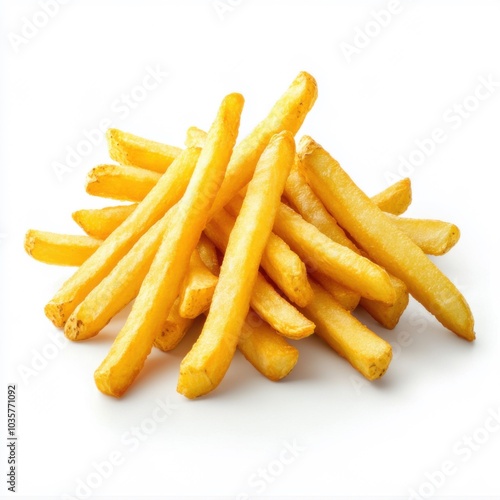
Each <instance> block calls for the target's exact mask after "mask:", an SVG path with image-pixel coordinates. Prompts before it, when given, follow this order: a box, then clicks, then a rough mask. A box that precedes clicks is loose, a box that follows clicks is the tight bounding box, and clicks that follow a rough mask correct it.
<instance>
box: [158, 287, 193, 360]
mask: <svg viewBox="0 0 500 500" xmlns="http://www.w3.org/2000/svg"><path fill="white" fill-rule="evenodd" d="M180 305H181V302H180V300H179V297H177V299H175V302H174V304H173V306H172V307H171V308H170V311H169V313H168V316H167V319H166V320H165V321H164V322H163V324H162V327H161V329H160V332H159V333H158V334H157V335H156V337H155V339H154V346H155V347H157V348H158V349H160V350H162V351H165V352H168V351H171V350H172V349H175V348H176V347H177V345H178V344H179V342H180V341H181V340H182V339H183V338H184V336H185V335H186V333H187V332H188V330H189V329H190V328H191V326H192V325H193V322H194V319H191V318H183V317H182V316H181V315H180V312H179V307H180Z"/></svg>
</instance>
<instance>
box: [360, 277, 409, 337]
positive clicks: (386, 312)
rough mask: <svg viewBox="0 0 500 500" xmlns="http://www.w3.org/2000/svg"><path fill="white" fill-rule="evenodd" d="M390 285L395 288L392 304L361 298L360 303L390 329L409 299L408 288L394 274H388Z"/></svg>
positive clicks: (395, 323) (396, 321) (396, 322)
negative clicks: (394, 297) (394, 298)
mask: <svg viewBox="0 0 500 500" xmlns="http://www.w3.org/2000/svg"><path fill="white" fill-rule="evenodd" d="M389 276H390V278H391V282H392V285H393V286H394V289H395V290H396V301H395V302H394V304H384V303H382V302H376V301H375V300H366V299H364V298H361V300H360V305H361V306H362V307H363V308H364V309H366V311H367V312H368V313H369V314H370V316H372V317H373V318H374V319H375V320H377V321H378V322H379V323H380V324H381V325H382V326H383V327H385V328H388V329H389V330H392V329H393V328H394V327H395V326H396V325H397V324H398V321H399V318H401V315H402V314H403V312H404V310H405V309H406V306H407V305H408V301H409V294H408V288H407V287H406V285H405V284H404V283H403V282H402V281H401V280H400V279H398V278H396V277H395V276H391V275H389Z"/></svg>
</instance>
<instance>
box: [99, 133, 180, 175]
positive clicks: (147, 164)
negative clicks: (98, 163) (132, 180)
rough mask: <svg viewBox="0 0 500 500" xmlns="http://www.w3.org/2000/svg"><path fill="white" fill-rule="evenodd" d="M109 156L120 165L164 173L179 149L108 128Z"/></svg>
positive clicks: (178, 152)
mask: <svg viewBox="0 0 500 500" xmlns="http://www.w3.org/2000/svg"><path fill="white" fill-rule="evenodd" d="M106 138H107V140H108V148H109V156H111V158H112V159H113V160H115V161H117V162H118V163H121V164H122V165H131V166H134V167H140V168H144V169H147V170H153V171H154V172H160V173H164V172H165V171H166V170H167V168H168V166H169V165H170V164H171V163H172V162H173V161H174V160H175V158H177V156H179V154H180V153H181V151H182V150H181V149H179V148H176V147H174V146H168V145H167V144H162V143H160V142H155V141H150V140H148V139H143V138H142V137H139V136H137V135H133V134H129V133H128V132H123V131H121V130H118V129H116V128H110V129H109V130H108V132H107V134H106Z"/></svg>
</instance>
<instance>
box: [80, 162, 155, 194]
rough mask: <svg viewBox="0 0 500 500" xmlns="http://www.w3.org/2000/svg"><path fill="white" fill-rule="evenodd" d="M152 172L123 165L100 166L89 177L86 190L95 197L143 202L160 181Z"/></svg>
mask: <svg viewBox="0 0 500 500" xmlns="http://www.w3.org/2000/svg"><path fill="white" fill-rule="evenodd" d="M160 177H161V175H160V174H157V173H156V172H151V171H150V170H145V169H143V168H136V167H124V166H122V165H99V166H97V167H95V168H93V169H92V170H91V171H90V172H89V174H88V175H87V184H86V190H87V193H88V194H91V195H93V196H101V197H103V198H112V199H115V200H123V201H141V200H143V199H144V198H145V197H146V195H147V194H148V193H149V192H150V191H151V189H153V187H154V186H155V184H156V183H157V182H158V181H159V180H160Z"/></svg>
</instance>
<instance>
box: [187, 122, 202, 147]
mask: <svg viewBox="0 0 500 500" xmlns="http://www.w3.org/2000/svg"><path fill="white" fill-rule="evenodd" d="M206 138H207V133H206V132H205V131H204V130H201V128H198V127H189V128H188V129H187V132H186V139H185V141H184V145H185V146H186V147H187V148H202V147H203V144H205V139H206Z"/></svg>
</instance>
